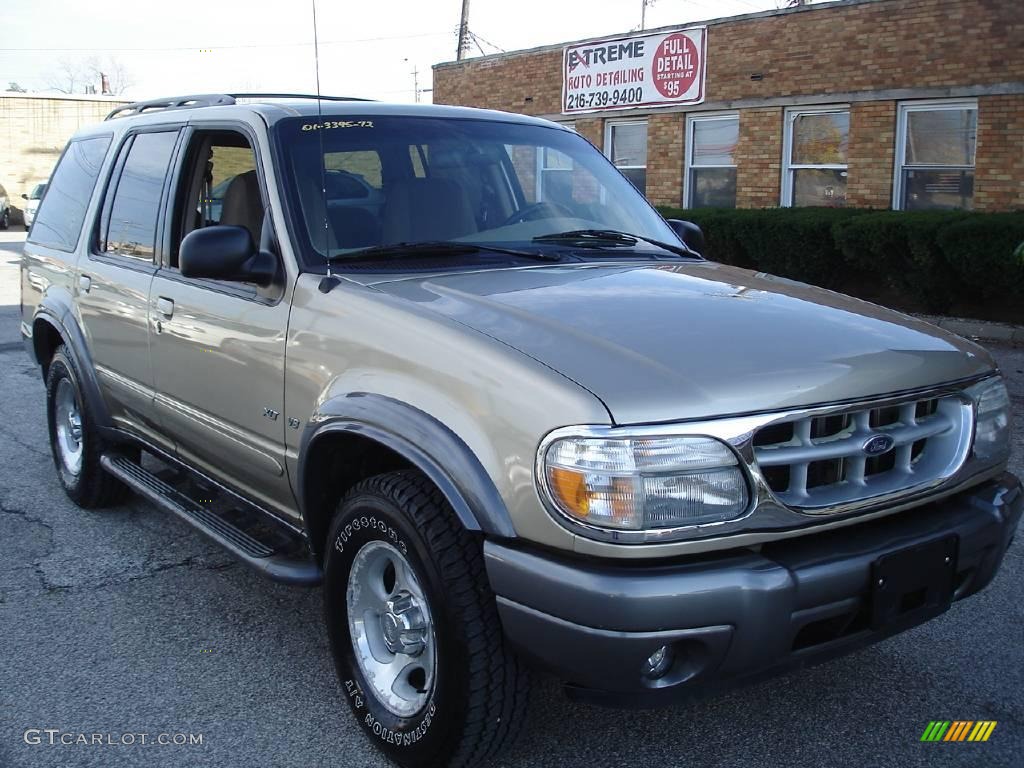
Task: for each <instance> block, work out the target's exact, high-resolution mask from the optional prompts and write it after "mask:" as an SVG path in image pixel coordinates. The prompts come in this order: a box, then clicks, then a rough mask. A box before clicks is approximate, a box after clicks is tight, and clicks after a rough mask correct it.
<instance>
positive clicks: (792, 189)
mask: <svg viewBox="0 0 1024 768" xmlns="http://www.w3.org/2000/svg"><path fill="white" fill-rule="evenodd" d="M785 139H786V140H785V156H784V157H783V161H784V162H783V194H782V204H783V205H792V206H819V207H827V208H841V207H843V206H845V205H846V178H847V151H848V149H849V145H850V111H849V109H846V108H842V109H834V108H815V109H799V110H790V111H788V112H787V113H786V137H785Z"/></svg>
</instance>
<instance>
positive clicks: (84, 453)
mask: <svg viewBox="0 0 1024 768" xmlns="http://www.w3.org/2000/svg"><path fill="white" fill-rule="evenodd" d="M79 381H80V378H79V376H78V371H77V369H76V368H75V364H74V362H73V361H72V359H71V357H70V356H69V355H68V354H67V352H65V350H64V347H60V348H59V349H58V350H57V351H56V352H55V353H54V354H53V359H52V360H50V367H49V369H48V370H47V372H46V420H47V424H48V426H49V430H50V449H51V451H52V453H53V463H54V465H55V466H56V468H57V475H58V476H59V477H60V483H61V485H62V486H63V487H64V492H65V493H67V495H68V497H69V498H70V499H71V500H72V501H73V502H75V504H77V505H78V506H80V507H83V508H85V509H92V508H95V507H106V506H110V505H113V504H118V503H120V502H122V501H124V500H125V499H126V498H127V497H128V494H129V493H130V490H129V488H128V486H126V485H125V484H124V483H122V482H121V481H119V480H117V479H116V478H115V477H113V476H112V475H109V474H107V472H106V471H104V469H103V467H102V466H100V456H101V455H102V454H103V450H104V447H105V445H104V442H103V439H102V437H101V436H100V433H99V429H98V428H97V427H96V424H95V422H94V421H93V418H92V413H91V412H90V410H89V407H88V405H87V403H86V401H85V398H84V397H82V389H81V386H80V384H79ZM133 455H134V456H136V457H137V456H138V452H137V451H134V452H133Z"/></svg>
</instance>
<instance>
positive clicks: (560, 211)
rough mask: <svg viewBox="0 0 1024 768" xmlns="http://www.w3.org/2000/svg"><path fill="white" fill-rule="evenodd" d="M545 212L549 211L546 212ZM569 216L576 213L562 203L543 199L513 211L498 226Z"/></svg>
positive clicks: (572, 216)
mask: <svg viewBox="0 0 1024 768" xmlns="http://www.w3.org/2000/svg"><path fill="white" fill-rule="evenodd" d="M544 212H547V213H546V214H544ZM559 215H561V216H568V217H569V218H575V217H576V214H575V213H573V212H572V211H571V210H570V209H569V208H568V207H566V206H564V205H562V204H561V203H552V202H549V201H547V200H542V201H541V202H539V203H533V204H532V205H528V206H526V207H525V208H520V209H519V210H518V211H516V212H515V213H513V214H512V215H511V216H509V217H508V218H507V219H505V220H504V221H503V222H501V224H499V225H498V226H500V227H507V226H510V225H512V224H518V223H519V222H521V221H534V220H536V219H550V218H551V217H552V216H559Z"/></svg>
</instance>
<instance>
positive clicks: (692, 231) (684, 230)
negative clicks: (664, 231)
mask: <svg viewBox="0 0 1024 768" xmlns="http://www.w3.org/2000/svg"><path fill="white" fill-rule="evenodd" d="M668 225H669V226H670V227H672V231H673V232H675V233H676V236H677V237H678V238H679V239H680V240H682V241H683V244H684V245H685V246H686V247H687V248H689V249H690V250H691V251H696V252H697V253H698V254H700V255H701V256H703V255H704V233H703V232H702V231H701V229H700V227H698V226H697V225H696V224H694V223H693V222H692V221H683V220H682V219H668Z"/></svg>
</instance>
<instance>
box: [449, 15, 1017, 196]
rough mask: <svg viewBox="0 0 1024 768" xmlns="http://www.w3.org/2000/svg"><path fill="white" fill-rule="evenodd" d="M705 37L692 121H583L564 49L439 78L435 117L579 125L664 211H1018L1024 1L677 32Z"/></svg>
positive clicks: (678, 112) (648, 117)
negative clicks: (449, 114)
mask: <svg viewBox="0 0 1024 768" xmlns="http://www.w3.org/2000/svg"><path fill="white" fill-rule="evenodd" d="M700 27H703V28H705V31H704V33H703V34H704V35H705V37H704V38H703V40H704V45H705V54H704V55H703V59H704V68H705V74H704V87H703V91H702V92H701V97H700V99H698V100H693V101H694V103H668V104H665V105H663V106H636V107H627V108H614V107H611V106H610V104H605V105H604V108H603V109H602V111H586V110H584V111H579V113H574V110H573V107H577V106H579V104H578V103H572V100H571V99H570V101H568V102H567V100H566V98H565V95H564V93H563V87H564V88H565V89H566V93H568V92H569V88H570V86H569V73H571V72H573V70H572V68H571V66H570V65H573V59H572V58H571V50H575V49H576V47H573V48H571V49H569V48H567V46H563V45H556V46H546V47H542V48H535V49H531V50H525V51H515V52H511V53H503V54H499V55H494V56H485V57H482V58H476V59H470V60H466V61H461V62H449V63H444V64H437V65H435V66H434V101H435V102H436V103H441V104H461V105H467V106H475V107H485V108H490V109H501V110H507V111H510V112H521V113H528V114H532V115H539V116H542V117H547V118H549V119H552V120H556V121H559V122H562V123H566V124H570V125H572V127H573V128H575V130H576V131H578V132H579V133H580V134H582V135H583V136H585V137H586V138H587V139H589V140H590V141H591V142H592V143H593V144H594V145H595V146H597V147H598V148H600V149H602V150H603V151H604V152H605V154H607V155H608V156H609V157H610V158H612V160H613V162H615V163H616V165H618V166H619V167H620V168H622V169H623V172H624V173H625V174H626V175H627V176H629V177H630V179H631V180H633V182H634V183H635V184H637V186H639V187H641V188H642V189H643V190H644V191H645V192H646V194H647V196H648V197H649V198H650V199H651V201H652V202H654V203H656V204H662V205H680V204H682V205H684V206H686V207H691V206H692V207H697V206H702V205H715V206H726V207H728V206H737V207H773V206H779V205H783V206H787V205H825V206H840V205H847V206H858V207H870V208H890V207H891V208H899V209H926V208H971V209H974V210H1024V5H1022V3H1021V0H840V2H833V3H822V4H815V5H810V6H803V7H798V8H792V9H787V10H780V11H769V12H765V13H753V14H748V15H745V16H736V17H731V18H725V19H715V20H710V21H707V22H703V23H700V24H696V25H687V26H686V27H680V28H679V30H690V29H692V28H700ZM679 30H673V29H662V30H650V31H648V32H645V33H633V34H632V35H631V36H629V35H627V36H620V37H626V38H630V39H635V38H636V37H637V36H640V35H649V34H651V33H661V34H662V35H664V34H668V33H673V32H678V31H679ZM674 36H675V37H678V34H676V35H674ZM613 39H614V38H602V39H601V41H611V40H613ZM658 39H660V38H650V40H652V41H653V42H652V43H651V45H654V44H656V43H657V41H658ZM695 39H696V38H695ZM601 41H591V42H590V43H588V45H590V44H592V45H598V44H600V42H601ZM616 42H617V44H618V45H617V47H618V49H619V53H616V54H609V57H612V56H618V55H625V54H623V53H622V51H626V50H627V48H626V47H625V46H627V45H628V43H629V41H628V40H625V41H616ZM619 43H620V44H619ZM609 50H610V48H609ZM660 50H661V49H660V48H659V51H660ZM577 71H580V70H577ZM647 73H648V75H647V76H648V77H649V79H651V80H653V79H654V75H652V74H651V70H650V69H648V70H647ZM619 94H630V98H632V96H631V94H632V91H628V90H627V91H620V92H619ZM613 95H615V98H616V99H617V98H618V95H617V94H613ZM616 103H617V102H616ZM567 106H568V107H570V108H569V109H567V108H566V107H567ZM540 172H543V169H540Z"/></svg>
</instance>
